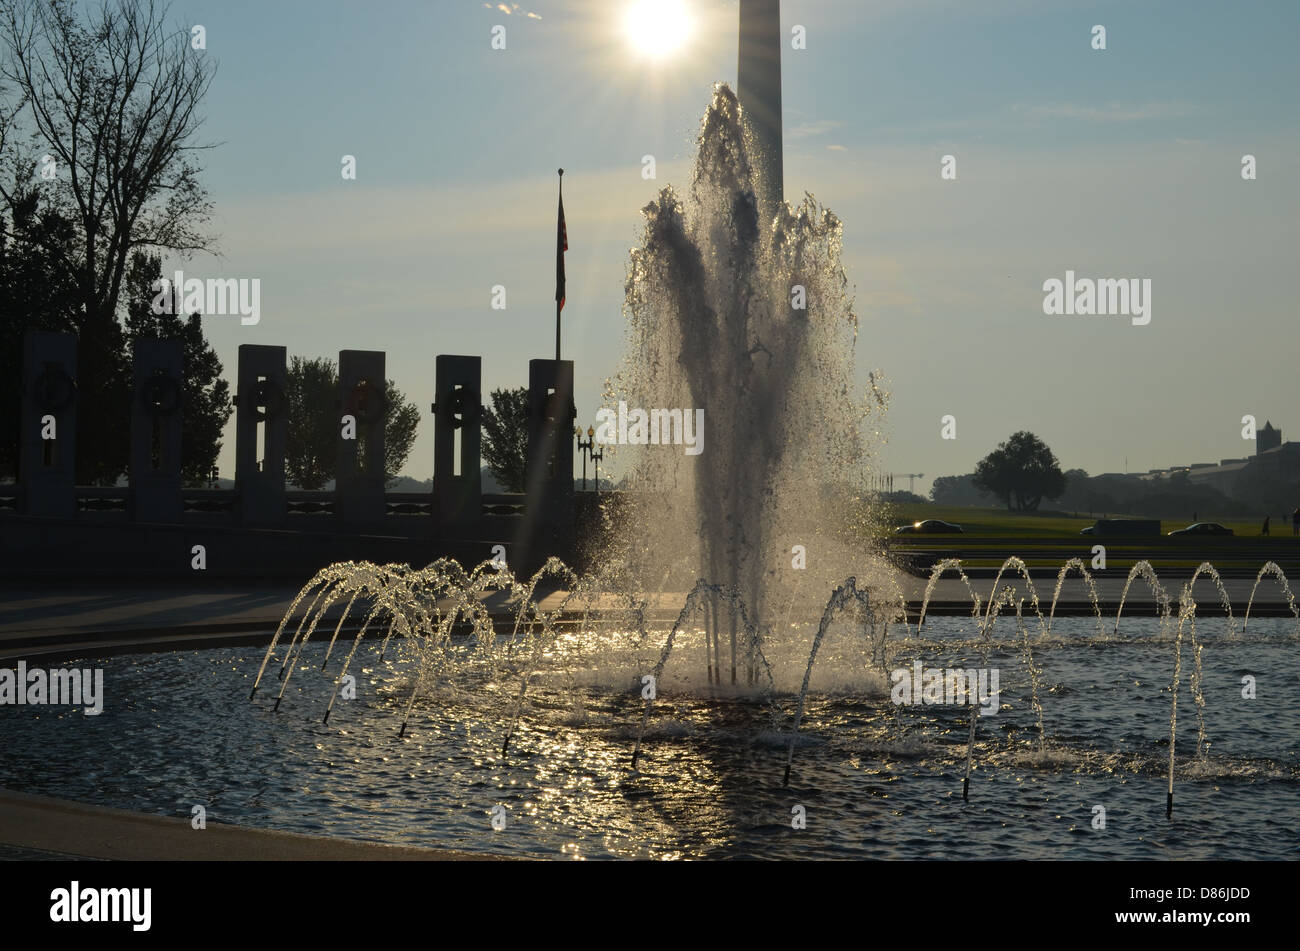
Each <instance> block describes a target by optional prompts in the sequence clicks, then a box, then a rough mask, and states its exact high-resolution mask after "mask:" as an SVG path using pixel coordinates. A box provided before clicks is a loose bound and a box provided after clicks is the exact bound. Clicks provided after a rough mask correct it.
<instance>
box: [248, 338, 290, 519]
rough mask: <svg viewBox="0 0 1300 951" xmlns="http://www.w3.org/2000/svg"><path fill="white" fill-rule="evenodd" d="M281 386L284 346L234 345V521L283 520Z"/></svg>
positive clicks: (283, 383) (284, 405) (284, 377)
mask: <svg viewBox="0 0 1300 951" xmlns="http://www.w3.org/2000/svg"><path fill="white" fill-rule="evenodd" d="M287 384H288V375H287V373H286V371H285V349H284V347H267V346H263V345H261V344H253V343H245V344H241V345H240V347H239V378H238V383H237V384H236V385H237V387H238V389H237V391H236V394H235V413H236V415H235V491H236V492H237V494H238V511H239V520H240V522H241V523H243V524H245V525H268V526H269V525H282V524H283V523H284V519H285V514H286V509H285V496H284V448H285V434H286V429H287V425H288V418H287V415H286V413H287V410H288V404H287V402H286V399H285V387H286V385H287ZM259 427H260V432H259Z"/></svg>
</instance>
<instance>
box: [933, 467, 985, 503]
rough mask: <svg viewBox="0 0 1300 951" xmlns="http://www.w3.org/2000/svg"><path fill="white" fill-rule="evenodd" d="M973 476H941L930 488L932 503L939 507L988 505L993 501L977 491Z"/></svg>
mask: <svg viewBox="0 0 1300 951" xmlns="http://www.w3.org/2000/svg"><path fill="white" fill-rule="evenodd" d="M974 478H975V476H974V475H973V474H972V475H957V476H939V478H937V479H935V480H934V483H933V484H932V485H931V486H930V501H932V502H935V503H937V504H939V505H988V504H989V503H990V502H991V501H993V500H992V499H990V498H989V495H988V493H987V492H983V491H981V490H980V489H977V488H976V487H975V485H974V484H973V482H972V480H973V479H974Z"/></svg>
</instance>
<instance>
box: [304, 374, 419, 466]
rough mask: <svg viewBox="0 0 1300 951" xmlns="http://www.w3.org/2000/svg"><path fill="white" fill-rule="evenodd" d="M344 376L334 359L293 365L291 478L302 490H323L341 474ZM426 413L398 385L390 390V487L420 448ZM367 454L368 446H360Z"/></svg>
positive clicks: (387, 447)
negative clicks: (416, 447)
mask: <svg viewBox="0 0 1300 951" xmlns="http://www.w3.org/2000/svg"><path fill="white" fill-rule="evenodd" d="M338 389H339V372H338V365H337V364H336V363H335V362H334V361H333V360H331V359H329V358H328V357H318V358H315V359H305V358H303V357H293V358H292V359H291V360H290V361H289V368H288V379H287V386H286V388H285V401H286V403H287V406H286V410H285V411H286V413H287V414H288V425H287V427H286V433H285V460H284V467H285V479H286V480H287V481H288V482H289V483H291V484H292V485H296V486H297V487H298V488H300V489H309V490H319V489H323V488H324V487H325V484H326V483H327V482H329V481H330V480H331V479H333V478H334V477H335V475H336V474H337V472H336V467H337V464H338V437H339V416H340V408H339V395H338ZM419 425H420V411H419V409H418V408H417V407H416V406H415V404H414V403H412V402H411V401H410V400H408V399H407V398H406V397H405V396H404V395H403V394H402V392H401V391H400V390H399V389H398V388H397V384H396V383H395V382H393V381H392V380H388V381H386V383H385V388H384V484H385V485H392V484H393V483H394V482H396V481H397V480H398V478H399V477H400V475H401V471H402V467H403V466H404V465H406V460H407V458H408V457H409V456H410V455H411V448H412V446H414V445H415V433H416V429H417V428H418V427H419ZM358 449H359V450H364V446H363V445H362V446H358Z"/></svg>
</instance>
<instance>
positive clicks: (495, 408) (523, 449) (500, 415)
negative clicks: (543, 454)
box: [483, 386, 528, 492]
mask: <svg viewBox="0 0 1300 951" xmlns="http://www.w3.org/2000/svg"><path fill="white" fill-rule="evenodd" d="M483 461H484V462H486V463H487V464H488V468H489V469H491V470H492V475H494V476H495V477H496V480H497V482H499V483H501V487H502V488H503V489H505V490H506V491H507V492H522V491H524V486H525V484H526V482H527V479H528V387H526V386H521V387H519V388H518V389H515V390H493V391H492V405H491V406H490V407H488V406H484V407H483Z"/></svg>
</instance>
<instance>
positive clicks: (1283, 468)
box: [1188, 420, 1300, 495]
mask: <svg viewBox="0 0 1300 951" xmlns="http://www.w3.org/2000/svg"><path fill="white" fill-rule="evenodd" d="M1240 476H1266V477H1268V478H1270V479H1282V480H1287V479H1296V478H1300V442H1286V443H1284V442H1283V441H1282V430H1280V429H1276V428H1275V427H1274V426H1273V424H1272V423H1271V422H1269V421H1268V420H1265V421H1264V427H1263V428H1262V429H1258V430H1256V431H1255V454H1254V455H1253V456H1248V457H1247V458H1245V459H1222V460H1220V461H1219V464H1218V465H1217V466H1209V465H1205V464H1204V463H1197V464H1196V465H1193V466H1192V467H1191V470H1190V472H1189V473H1188V478H1189V479H1190V480H1191V481H1192V482H1194V483H1196V484H1198V485H1209V486H1212V487H1213V488H1216V489H1218V490H1219V491H1220V492H1223V493H1224V494H1225V495H1230V494H1232V491H1233V488H1234V484H1235V483H1236V481H1237V479H1238V477H1240Z"/></svg>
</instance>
